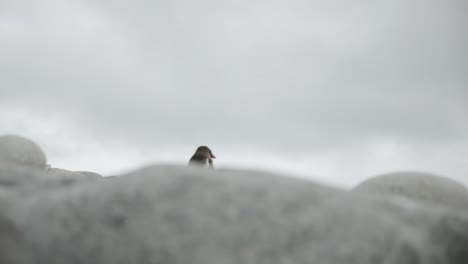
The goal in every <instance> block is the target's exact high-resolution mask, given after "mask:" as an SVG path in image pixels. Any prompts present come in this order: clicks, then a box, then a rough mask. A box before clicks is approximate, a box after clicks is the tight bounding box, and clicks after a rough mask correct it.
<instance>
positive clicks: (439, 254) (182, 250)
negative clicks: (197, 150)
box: [0, 145, 468, 264]
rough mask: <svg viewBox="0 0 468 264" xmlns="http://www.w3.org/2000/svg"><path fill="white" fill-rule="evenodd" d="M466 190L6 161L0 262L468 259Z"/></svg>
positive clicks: (413, 263)
mask: <svg viewBox="0 0 468 264" xmlns="http://www.w3.org/2000/svg"><path fill="white" fill-rule="evenodd" d="M0 146H1V145H0ZM21 151H23V149H21ZM405 175H406V176H405ZM408 175H410V176H408ZM379 182H380V183H379ZM376 183H378V184H376ZM395 184H396V186H400V187H399V188H402V189H403V190H404V191H395V190H400V189H398V188H397V189H395V188H394V187H389V186H393V185H395ZM382 186H383V187H382ZM401 186H403V187H401ZM377 187H378V188H377ZM462 187H463V186H460V185H459V184H458V183H456V182H451V181H450V180H448V179H445V178H441V177H438V176H433V175H426V174H421V173H413V174H398V175H397V176H395V175H394V176H383V177H377V178H375V179H371V180H369V181H367V182H365V183H363V184H362V185H360V186H358V187H357V188H356V189H354V190H353V191H347V190H342V189H337V188H333V187H329V186H326V185H323V184H319V183H315V182H311V181H306V180H301V179H297V178H292V177H288V175H275V174H271V173H263V172H258V171H237V170H236V171H234V170H232V171H229V170H206V169H201V168H191V167H185V166H162V165H153V166H148V167H145V168H141V169H139V170H136V171H133V172H130V173H127V174H124V175H119V176H117V177H109V178H105V177H100V176H99V175H95V174H93V173H83V172H71V171H67V170H62V169H49V170H45V169H43V168H37V167H31V166H22V165H18V163H17V162H12V163H0V194H1V195H0V263H2V264H3V263H8V264H9V263H14V264H16V263H18V264H23V263H25V264H26V263H31V264H34V263H48V264H59V263H60V264H68V263H70V264H89V263H99V264H115V263H129V264H130V263H132V264H133V263H135V264H141V263H145V264H146V263H148V264H151V263H155V264H156V263H157V264H182V263H184V264H185V263H191V264H239V263H242V264H261V263H265V264H302V263H304V264H306V263H320V264H378V263H382V264H392V263H394V264H466V263H468V213H467V211H466V208H465V207H463V205H464V202H466V200H464V199H465V197H464V196H463V195H462V194H461V193H463V190H464V189H463V188H464V187H463V188H462ZM379 188H380V189H379ZM370 190H371V191H370ZM389 190H390V191H389ZM389 193H391V195H388V194H389ZM449 193H450V194H449ZM451 195H454V196H453V197H455V198H453V197H452V196H451ZM395 196H396V197H407V198H408V199H407V200H405V199H394V197H395ZM428 197H429V198H428ZM447 197H448V198H447ZM455 202H456V203H455Z"/></svg>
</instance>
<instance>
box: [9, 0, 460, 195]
mask: <svg viewBox="0 0 468 264" xmlns="http://www.w3.org/2000/svg"><path fill="white" fill-rule="evenodd" d="M467 13H468V9H467V1H465V0H392V1H374V0H358V1H347V0H333V1H329V0H328V1H325V0H321V1H314V0H270V1H267V0H248V1H247V0H240V1H239V0H238V1H228V0H199V1H193V0H164V1H150V0H148V1H144V0H132V1H130V0H113V1H104V0H103V1H95V0H81V1H65V0H55V1H53V0H47V1H46V0H44V1H23V0H0V134H4V133H15V134H20V135H24V136H26V137H29V138H32V139H33V140H35V141H36V142H37V143H38V144H39V145H41V146H42V147H43V149H44V150H45V152H46V154H47V156H48V160H49V163H50V164H51V165H52V166H54V167H60V168H65V169H70V170H92V171H96V172H99V173H103V174H114V173H118V172H122V171H126V170H130V169H133V168H136V167H138V166H140V165H142V164H148V163H152V162H154V163H168V162H169V163H178V164H186V163H187V161H188V159H189V158H190V156H191V155H192V154H193V152H194V150H195V148H196V147H197V146H199V145H208V146H210V147H211V148H212V150H213V152H214V154H215V155H217V157H218V159H216V161H215V165H216V166H218V167H220V168H221V167H225V168H226V167H235V168H237V167H241V168H251V169H264V170H269V171H277V172H286V173H289V174H290V175H296V176H300V177H307V178H310V179H316V180H319V181H323V182H329V183H333V184H339V185H344V186H352V185H354V184H356V183H358V182H360V181H361V180H363V179H365V178H368V177H370V176H373V175H376V174H380V173H384V172H389V171H395V170H422V171H426V172H433V173H438V174H442V175H446V176H449V177H452V178H456V179H459V180H462V181H464V182H465V183H468V85H467V84H468V65H467V64H468V54H467V53H468V48H467V47H468V37H467V32H468V17H467V15H466V14H467Z"/></svg>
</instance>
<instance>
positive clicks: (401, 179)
mask: <svg viewBox="0 0 468 264" xmlns="http://www.w3.org/2000/svg"><path fill="white" fill-rule="evenodd" d="M354 191H356V192H370V193H374V194H376V195H394V196H401V197H405V198H409V199H413V200H417V201H420V202H427V203H433V204H439V205H445V206H453V207H461V208H464V209H467V210H468V191H467V188H466V187H465V186H464V185H463V184H462V183H459V182H457V181H455V180H452V179H449V178H446V177H443V176H438V175H434V174H430V173H423V172H411V171H408V172H393V173H387V174H383V175H380V176H377V177H373V178H370V179H368V180H366V181H364V182H362V183H361V184H359V185H358V186H356V187H355V188H354Z"/></svg>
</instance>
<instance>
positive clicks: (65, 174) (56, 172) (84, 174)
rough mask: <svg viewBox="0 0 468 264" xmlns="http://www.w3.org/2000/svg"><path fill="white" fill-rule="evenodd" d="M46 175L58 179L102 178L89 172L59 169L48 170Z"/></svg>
mask: <svg viewBox="0 0 468 264" xmlns="http://www.w3.org/2000/svg"><path fill="white" fill-rule="evenodd" d="M47 173H48V174H50V175H54V176H60V177H73V176H75V177H86V178H90V179H97V178H102V176H101V175H100V174H97V173H95V172H91V171H69V170H65V169H59V168H48V169H47Z"/></svg>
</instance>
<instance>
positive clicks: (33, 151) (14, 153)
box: [0, 135, 47, 169]
mask: <svg viewBox="0 0 468 264" xmlns="http://www.w3.org/2000/svg"><path fill="white" fill-rule="evenodd" d="M1 164H4V165H10V166H21V167H30V168H37V169H45V168H46V165H47V159H46V155H45V154H44V152H43V151H42V149H41V148H40V147H39V146H38V145H37V144H36V143H34V142H33V141H31V140H29V139H27V138H24V137H21V136H17V135H4V136H0V165H1Z"/></svg>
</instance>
